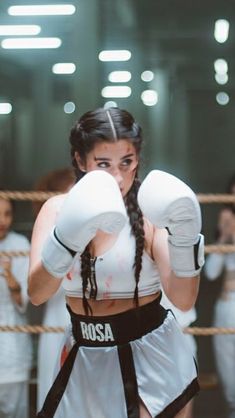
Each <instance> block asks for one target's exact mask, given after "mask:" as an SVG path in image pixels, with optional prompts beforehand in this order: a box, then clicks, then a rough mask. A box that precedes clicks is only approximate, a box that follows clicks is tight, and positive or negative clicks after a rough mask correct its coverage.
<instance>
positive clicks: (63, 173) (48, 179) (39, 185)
mask: <svg viewBox="0 0 235 418" xmlns="http://www.w3.org/2000/svg"><path fill="white" fill-rule="evenodd" d="M75 181H76V178H75V175H74V172H73V170H72V168H70V167H65V168H59V169H57V170H52V171H49V172H48V173H47V174H45V175H44V176H42V177H40V178H39V179H38V180H37V182H36V183H35V185H34V190H35V191H45V192H61V193H65V192H66V191H67V190H68V188H69V187H71V186H72V185H73V184H74V183H75ZM43 203H44V202H42V201H41V202H36V201H35V202H33V203H32V207H33V213H34V216H35V217H36V216H37V215H38V213H39V211H40V209H41V207H42V205H43Z"/></svg>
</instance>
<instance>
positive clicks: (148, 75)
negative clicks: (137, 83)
mask: <svg viewBox="0 0 235 418" xmlns="http://www.w3.org/2000/svg"><path fill="white" fill-rule="evenodd" d="M153 79H154V73H153V72H152V71H149V70H146V71H143V72H142V74H141V80H142V81H145V82H148V81H152V80H153Z"/></svg>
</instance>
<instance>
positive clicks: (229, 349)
mask: <svg viewBox="0 0 235 418" xmlns="http://www.w3.org/2000/svg"><path fill="white" fill-rule="evenodd" d="M228 193H232V194H235V177H234V176H233V178H232V179H231V181H230V182H229V188H228ZM217 236H218V238H217V243H218V244H235V205H227V206H225V207H224V208H223V209H222V210H221V211H220V213H219V218H218V227H217ZM205 274H206V276H207V278H208V279H209V280H211V281H213V280H216V279H217V278H219V277H220V278H222V287H221V293H220V296H219V299H218V300H217V302H216V304H215V311H214V312H215V313H214V321H213V322H214V326H215V327H228V328H230V327H231V328H233V327H234V326H235V253H227V254H222V253H221V254H216V253H214V254H210V255H208V257H207V259H206V264H205ZM213 343H214V353H215V360H216V367H217V370H218V374H219V378H220V381H221V384H222V387H223V390H224V395H225V399H226V401H227V404H228V408H229V418H235V373H234V366H235V358H234V352H235V335H233V334H231V335H215V336H214V337H213Z"/></svg>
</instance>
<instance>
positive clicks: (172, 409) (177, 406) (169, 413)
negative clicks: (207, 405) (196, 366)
mask: <svg viewBox="0 0 235 418" xmlns="http://www.w3.org/2000/svg"><path fill="white" fill-rule="evenodd" d="M199 390H200V386H199V383H198V379H197V378H195V379H194V380H193V381H192V382H191V383H190V385H189V386H188V387H187V388H186V389H185V390H184V391H183V393H181V395H180V396H178V398H176V399H175V400H174V401H173V402H171V403H170V405H168V406H167V407H166V408H165V409H164V410H163V411H162V412H161V413H160V414H158V415H156V416H155V418H174V417H175V415H176V414H177V413H178V412H180V411H181V409H183V408H184V406H185V405H187V403H188V402H189V401H190V399H192V398H193V397H194V396H195V395H196V394H197V393H198V392H199Z"/></svg>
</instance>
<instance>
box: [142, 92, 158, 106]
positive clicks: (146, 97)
mask: <svg viewBox="0 0 235 418" xmlns="http://www.w3.org/2000/svg"><path fill="white" fill-rule="evenodd" d="M141 100H142V102H143V103H144V104H145V105H146V106H154V105H155V104H157V102H158V94H157V92H156V91H155V90H144V91H143V92H142V94H141Z"/></svg>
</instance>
